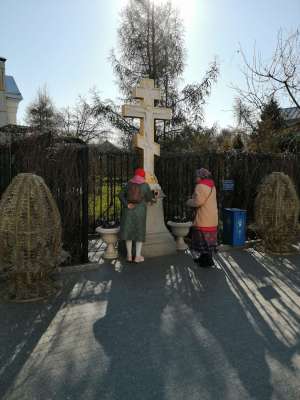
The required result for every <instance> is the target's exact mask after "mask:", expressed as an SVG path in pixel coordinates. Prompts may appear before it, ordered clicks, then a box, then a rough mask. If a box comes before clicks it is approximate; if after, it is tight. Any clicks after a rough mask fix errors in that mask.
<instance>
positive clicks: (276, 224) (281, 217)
mask: <svg viewBox="0 0 300 400" xmlns="http://www.w3.org/2000/svg"><path fill="white" fill-rule="evenodd" d="M298 221H299V198H298V195H297V192H296V189H295V186H294V184H293V182H292V181H291V179H290V177H289V176H288V175H285V174H284V173H282V172H273V173H272V174H270V175H268V176H267V177H266V178H265V180H264V181H263V183H262V184H261V185H260V187H259V190H258V194H257V197H256V200H255V226H256V229H257V231H258V233H259V235H260V237H261V238H262V240H263V244H264V246H265V248H266V250H269V251H271V252H274V253H286V252H290V251H291V250H292V249H293V248H292V245H293V244H295V243H296V242H297V238H298V233H299V222H298Z"/></svg>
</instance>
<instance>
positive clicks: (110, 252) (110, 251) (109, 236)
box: [96, 226, 120, 260]
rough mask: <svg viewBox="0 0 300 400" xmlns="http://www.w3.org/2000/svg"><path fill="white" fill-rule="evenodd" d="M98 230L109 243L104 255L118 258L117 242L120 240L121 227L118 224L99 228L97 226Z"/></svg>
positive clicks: (109, 258) (107, 257)
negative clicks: (114, 226) (115, 226)
mask: <svg viewBox="0 0 300 400" xmlns="http://www.w3.org/2000/svg"><path fill="white" fill-rule="evenodd" d="M96 232H98V233H100V236H101V239H102V240H103V241H104V242H105V243H106V244H107V248H106V250H105V252H104V256H103V257H104V258H106V259H108V260H113V259H115V258H118V250H117V248H116V243H117V241H118V235H119V232H120V227H119V226H118V227H117V228H102V227H101V226H99V227H98V228H96Z"/></svg>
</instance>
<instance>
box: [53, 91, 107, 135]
mask: <svg viewBox="0 0 300 400" xmlns="http://www.w3.org/2000/svg"><path fill="white" fill-rule="evenodd" d="M103 125H104V121H103V119H102V118H101V117H100V116H99V115H96V113H95V109H94V106H93V105H91V104H90V103H89V102H88V101H87V100H86V99H85V98H84V97H82V96H79V97H78V100H77V103H76V105H75V106H74V107H73V108H70V107H66V108H64V109H62V111H61V112H60V130H59V131H60V134H61V135H64V136H72V137H76V138H79V139H81V140H83V141H84V142H86V143H89V142H91V141H92V140H94V139H99V138H100V136H101V135H102V131H103Z"/></svg>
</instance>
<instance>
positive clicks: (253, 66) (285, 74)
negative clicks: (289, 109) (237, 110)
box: [234, 29, 300, 111]
mask: <svg viewBox="0 0 300 400" xmlns="http://www.w3.org/2000/svg"><path fill="white" fill-rule="evenodd" d="M240 54H241V56H242V60H243V63H244V66H245V68H244V70H243V74H244V76H245V83H246V87H245V88H243V89H242V88H237V87H234V88H235V89H236V90H237V92H238V96H239V98H240V100H241V104H248V105H250V107H252V108H253V109H255V110H259V111H261V110H262V109H263V107H264V106H265V105H266V104H267V103H268V102H269V101H270V99H271V98H274V97H277V98H278V97H280V96H284V97H287V98H288V99H289V101H290V103H291V104H292V105H294V106H295V107H297V108H299V109H300V32H299V29H297V30H296V31H295V32H293V33H292V34H290V35H288V36H284V34H283V32H282V30H280V31H279V32H278V37H277V44H276V47H275V49H274V51H273V54H272V57H271V59H270V61H265V60H263V58H262V56H261V54H260V53H259V52H258V51H257V50H256V49H254V54H253V57H252V60H251V61H249V60H248V59H247V57H246V55H245V53H244V52H243V50H242V49H240Z"/></svg>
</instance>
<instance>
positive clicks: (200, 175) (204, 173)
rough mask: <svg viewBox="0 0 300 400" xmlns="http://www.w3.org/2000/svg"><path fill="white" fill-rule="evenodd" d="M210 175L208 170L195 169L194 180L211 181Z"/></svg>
mask: <svg viewBox="0 0 300 400" xmlns="http://www.w3.org/2000/svg"><path fill="white" fill-rule="evenodd" d="M211 178H212V176H211V173H210V171H208V169H205V168H200V169H196V179H211Z"/></svg>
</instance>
